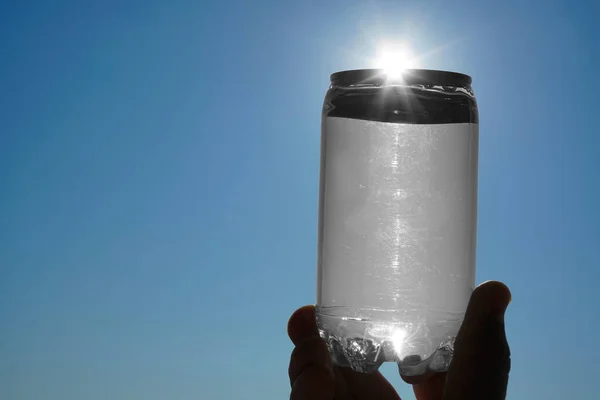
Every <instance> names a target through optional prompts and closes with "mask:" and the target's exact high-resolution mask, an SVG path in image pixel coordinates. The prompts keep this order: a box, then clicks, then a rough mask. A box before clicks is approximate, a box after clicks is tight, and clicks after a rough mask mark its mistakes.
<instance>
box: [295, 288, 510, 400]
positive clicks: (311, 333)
mask: <svg viewBox="0 0 600 400" xmlns="http://www.w3.org/2000/svg"><path fill="white" fill-rule="evenodd" d="M510 298H511V294H510V291H509V289H508V288H507V287H506V286H505V285H504V284H503V283H500V282H494V281H490V282H486V283H483V284H482V285H480V286H478V287H477V288H476V289H475V290H474V291H473V294H472V295H471V300H470V301H469V306H468V308H467V313H466V315H465V320H464V322H463V324H462V326H461V328H460V331H459V333H458V336H457V338H456V342H455V348H454V350H455V351H454V357H453V360H452V363H451V365H450V370H449V371H448V372H447V373H444V374H435V375H431V376H424V377H420V378H419V379H416V380H415V379H414V378H407V377H403V379H404V380H405V381H407V382H408V383H411V384H413V389H414V392H415V395H416V397H417V400H503V399H504V398H505V396H506V386H507V384H508V373H509V370H510V351H509V348H508V343H507V342H506V335H505V333H504V312H505V310H506V307H507V306H508V303H509V302H510ZM288 334H289V336H290V339H291V340H292V342H293V343H294V345H295V346H296V348H295V349H294V351H293V352H292V356H291V360H290V367H289V376H290V382H291V385H292V394H291V399H292V400H399V399H400V397H399V396H398V394H397V393H396V391H395V390H394V388H393V387H392V385H391V384H390V383H389V382H388V381H387V380H386V379H385V378H384V377H383V375H381V373H379V372H376V373H374V374H361V373H358V372H354V371H352V370H350V369H349V368H341V367H335V366H333V365H332V362H331V357H330V356H329V352H328V350H327V345H326V344H325V342H324V341H323V340H322V339H321V338H320V337H319V333H318V331H317V325H316V320H315V308H314V306H305V307H302V308H300V309H298V310H297V311H296V312H295V313H294V314H293V315H292V317H291V318H290V321H289V323H288Z"/></svg>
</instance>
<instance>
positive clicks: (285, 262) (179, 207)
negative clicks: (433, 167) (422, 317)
mask: <svg viewBox="0 0 600 400" xmlns="http://www.w3.org/2000/svg"><path fill="white" fill-rule="evenodd" d="M598 15H600V3H598V2H594V1H538V2H535V1H531V2H525V4H521V3H520V2H517V1H505V2H482V1H461V2H450V1H404V2H403V1H393V2H392V1H389V2H388V1H371V2H365V1H325V2H323V1H301V2H285V1H283V2H278V1H273V2H265V1H255V2H248V3H246V2H243V1H233V2H232V1H227V2H222V3H217V2H206V1H191V0H182V1H168V2H167V1H157V0H151V1H102V2H100V1H98V2H88V1H74V0H71V1H54V2H50V1H41V0H38V1H12V2H11V1H6V0H4V1H0V151H1V153H0V185H1V189H0V398H1V399H3V400H38V399H44V400H79V399H86V400H96V399H98V400H100V399H127V400H133V399H140V400H142V399H143V400H152V399H167V398H168V399H207V400H209V399H210V400H219V399H227V400H230V399H273V400H274V399H282V398H286V397H287V396H288V394H289V386H288V381H287V363H288V357H289V353H290V351H291V343H290V342H289V340H288V338H287V336H286V331H285V328H286V322H287V319H288V317H289V315H290V314H291V313H292V311H293V310H294V309H295V308H296V307H298V306H301V305H304V304H306V303H311V302H314V298H315V254H316V251H315V248H316V226H317V221H316V217H317V187H318V182H317V180H318V165H319V128H320V126H319V120H320V111H321V104H322V99H323V95H324V93H325V90H326V88H327V85H328V76H329V74H330V73H331V72H334V71H337V70H341V69H351V68H361V67H368V66H370V65H368V64H367V58H368V57H369V56H371V55H372V54H373V52H374V51H375V47H374V46H376V45H377V43H378V41H380V40H384V39H388V40H395V39H403V40H407V41H408V42H410V43H411V45H412V47H413V49H414V50H415V52H416V53H417V54H425V53H427V55H426V56H425V57H423V60H421V65H422V66H423V67H427V68H437V69H449V70H457V71H461V72H466V73H469V74H471V75H472V76H473V78H474V89H475V91H476V94H477V97H478V101H479V107H480V115H481V148H480V175H479V176H480V186H479V188H480V197H479V199H480V203H479V239H478V240H479V247H478V273H477V280H478V282H481V281H484V280H487V279H492V278H493V279H499V280H503V281H505V282H506V283H507V284H508V285H509V286H510V287H511V288H512V291H513V302H512V304H511V305H510V308H509V311H508V314H507V319H506V320H507V335H508V338H509V341H510V344H511V346H512V353H513V358H512V359H513V369H512V373H511V381H510V385H509V398H510V399H513V400H526V399H530V398H539V399H565V398H573V399H575V398H582V399H584V398H594V397H595V396H597V383H596V380H597V365H598V364H597V360H598V359H599V358H600V350H599V349H600V347H599V346H598V343H597V342H598V334H599V329H600V300H599V287H598V284H599V282H600V252H599V247H600V212H599V211H598V205H599V204H600V189H599V183H600V157H598V151H599V150H598V149H599V145H600V134H599V133H600V132H599V128H598V127H599V126H600V125H599V122H598V113H599V111H600V102H599V93H600V83H599V82H600V80H599V79H598V65H599V63H600V44H599V43H598V41H597V40H598V38H600V30H599V28H598V27H597V25H595V24H596V23H597V22H596V21H595V19H596V17H597V16H598ZM432 50H436V51H432ZM383 370H384V372H385V374H386V375H387V376H389V377H390V378H391V380H392V382H394V384H395V385H397V387H398V388H399V390H400V393H401V394H402V395H403V397H404V398H405V399H410V398H412V392H411V390H410V388H409V387H407V386H406V385H404V384H402V383H401V382H400V379H399V378H398V377H397V376H396V372H395V370H394V366H393V365H386V366H385V367H384V368H383Z"/></svg>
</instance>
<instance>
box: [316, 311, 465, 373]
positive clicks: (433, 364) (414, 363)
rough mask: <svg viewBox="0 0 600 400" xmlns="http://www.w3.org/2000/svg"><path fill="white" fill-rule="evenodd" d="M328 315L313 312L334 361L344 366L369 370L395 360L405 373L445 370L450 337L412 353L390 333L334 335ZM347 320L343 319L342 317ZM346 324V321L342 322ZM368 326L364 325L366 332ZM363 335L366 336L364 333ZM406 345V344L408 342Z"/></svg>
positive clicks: (449, 355) (451, 342)
mask: <svg viewBox="0 0 600 400" xmlns="http://www.w3.org/2000/svg"><path fill="white" fill-rule="evenodd" d="M332 319H333V320H338V318H332V317H331V316H328V315H323V314H319V313H318V314H317V320H318V321H319V324H318V325H319V334H320V336H321V338H323V340H325V342H326V343H327V346H328V348H329V352H330V354H331V357H332V360H333V363H334V365H337V366H340V367H348V368H351V369H352V370H354V371H357V372H362V373H373V372H375V371H377V370H378V369H379V367H380V366H381V364H383V363H384V362H395V363H397V364H398V368H399V370H400V373H401V374H402V375H404V376H407V377H416V376H422V375H425V374H428V373H436V372H446V371H447V370H448V368H449V366H450V362H451V361H452V356H453V354H454V339H455V338H454V337H448V336H447V339H446V340H443V341H442V342H441V343H440V342H438V343H439V345H437V347H436V348H435V349H434V351H429V352H427V353H429V354H427V357H426V358H423V357H422V355H421V354H423V352H421V354H412V353H411V351H410V349H406V347H407V346H403V347H404V349H403V350H402V351H399V347H400V346H401V345H402V343H399V341H400V342H402V341H404V339H405V338H395V337H393V335H392V336H391V337H390V336H389V335H388V337H382V338H375V337H371V338H368V336H369V335H361V336H363V337H361V336H359V335H352V334H349V333H350V332H348V331H347V330H346V331H345V332H336V333H343V334H341V335H339V334H338V335H336V334H335V333H334V332H335V330H334V329H330V328H331V327H332V322H334V321H332ZM352 322H354V324H355V325H359V324H360V325H363V326H367V327H368V326H369V325H373V324H370V323H368V322H366V321H352ZM346 323H347V321H346ZM346 326H347V325H346ZM367 331H368V328H366V329H364V332H367ZM365 336H366V337H365ZM408 347H409V346H408Z"/></svg>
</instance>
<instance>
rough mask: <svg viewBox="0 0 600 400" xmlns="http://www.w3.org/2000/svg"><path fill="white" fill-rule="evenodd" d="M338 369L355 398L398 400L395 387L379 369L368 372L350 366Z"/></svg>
mask: <svg viewBox="0 0 600 400" xmlns="http://www.w3.org/2000/svg"><path fill="white" fill-rule="evenodd" d="M340 371H341V374H342V376H343V377H344V381H345V382H346V384H347V385H348V389H349V391H350V392H351V393H352V394H353V395H354V397H355V398H357V399H381V400H400V396H398V393H397V392H396V389H394V387H393V386H392V385H391V384H390V383H389V382H388V380H387V379H385V377H384V376H383V375H382V374H381V372H379V371H376V372H374V373H370V374H363V373H360V372H356V371H353V370H351V369H350V368H340Z"/></svg>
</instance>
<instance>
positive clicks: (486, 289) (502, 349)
mask: <svg viewBox="0 0 600 400" xmlns="http://www.w3.org/2000/svg"><path fill="white" fill-rule="evenodd" d="M510 299H511V294H510V290H509V289H508V287H506V285H504V284H503V283H500V282H495V281H490V282H486V283H483V284H481V285H480V286H478V287H477V288H476V289H475V290H474V291H473V294H472V295H471V300H470V301H469V306H468V307H467V312H466V314H465V319H464V321H463V324H462V326H461V328H460V331H459V333H458V336H457V337H456V342H455V345H454V357H453V360H452V363H451V364H450V369H449V370H448V375H447V377H446V386H445V388H444V400H458V399H460V400H481V399H486V400H503V399H504V398H505V397H506V387H507V384H508V373H509V371H510V350H509V347H508V343H507V341H506V334H505V332H504V312H505V311H506V307H507V306H508V303H510Z"/></svg>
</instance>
